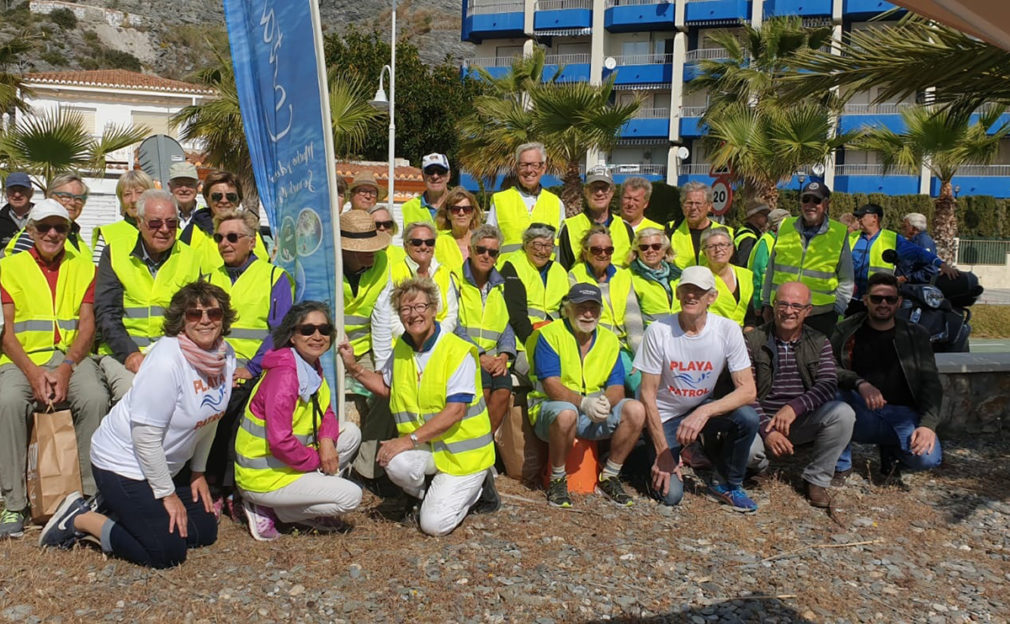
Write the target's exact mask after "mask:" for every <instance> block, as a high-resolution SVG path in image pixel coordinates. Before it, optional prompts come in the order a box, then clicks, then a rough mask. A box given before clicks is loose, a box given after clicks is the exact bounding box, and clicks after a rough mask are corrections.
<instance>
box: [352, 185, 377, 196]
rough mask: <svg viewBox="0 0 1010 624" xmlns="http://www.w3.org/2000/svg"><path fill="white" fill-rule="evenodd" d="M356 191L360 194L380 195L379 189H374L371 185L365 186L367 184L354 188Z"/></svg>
mask: <svg viewBox="0 0 1010 624" xmlns="http://www.w3.org/2000/svg"><path fill="white" fill-rule="evenodd" d="M354 192H355V193H357V194H358V195H368V196H370V197H378V196H379V191H378V190H376V189H373V188H371V187H365V186H359V187H358V188H356V189H354Z"/></svg>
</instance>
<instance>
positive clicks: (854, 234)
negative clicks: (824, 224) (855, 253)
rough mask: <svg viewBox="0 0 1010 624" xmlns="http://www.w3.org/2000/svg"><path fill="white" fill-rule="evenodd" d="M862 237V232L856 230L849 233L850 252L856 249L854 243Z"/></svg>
mask: <svg viewBox="0 0 1010 624" xmlns="http://www.w3.org/2000/svg"><path fill="white" fill-rule="evenodd" d="M862 235H863V232H862V231H861V230H856V231H855V232H849V251H852V250H853V249H855V248H856V241H858V240H859V237H860V236H862Z"/></svg>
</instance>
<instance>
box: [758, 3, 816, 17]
mask: <svg viewBox="0 0 1010 624" xmlns="http://www.w3.org/2000/svg"><path fill="white" fill-rule="evenodd" d="M785 15H799V16H800V17H817V16H821V15H831V0H767V1H766V2H765V16H767V17H775V16H785Z"/></svg>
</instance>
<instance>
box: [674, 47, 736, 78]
mask: <svg viewBox="0 0 1010 624" xmlns="http://www.w3.org/2000/svg"><path fill="white" fill-rule="evenodd" d="M727 56H728V55H727V53H726V49H725V48H695V49H694V50H688V51H687V55H686V56H685V57H684V82H691V81H692V80H694V79H695V78H697V77H698V74H699V73H700V69H699V67H698V61H701V60H709V61H718V60H722V59H725V58H727Z"/></svg>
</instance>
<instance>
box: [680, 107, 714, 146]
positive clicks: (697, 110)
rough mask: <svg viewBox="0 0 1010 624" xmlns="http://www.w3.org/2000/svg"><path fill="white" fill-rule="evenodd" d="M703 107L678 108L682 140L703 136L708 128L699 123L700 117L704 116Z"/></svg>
mask: <svg viewBox="0 0 1010 624" xmlns="http://www.w3.org/2000/svg"><path fill="white" fill-rule="evenodd" d="M705 108H706V107H704V106H682V107H681V108H680V136H682V137H684V138H697V137H700V136H704V135H705V133H706V132H707V131H708V128H707V127H706V126H705V125H704V124H703V123H701V116H702V115H704V114H705Z"/></svg>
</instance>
